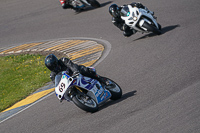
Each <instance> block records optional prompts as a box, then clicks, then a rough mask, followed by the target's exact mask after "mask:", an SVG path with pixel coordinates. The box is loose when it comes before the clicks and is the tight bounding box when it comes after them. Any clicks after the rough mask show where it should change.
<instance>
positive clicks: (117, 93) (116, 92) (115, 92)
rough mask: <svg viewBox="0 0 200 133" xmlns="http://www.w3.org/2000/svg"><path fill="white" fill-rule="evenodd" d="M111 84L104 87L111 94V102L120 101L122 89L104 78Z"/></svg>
mask: <svg viewBox="0 0 200 133" xmlns="http://www.w3.org/2000/svg"><path fill="white" fill-rule="evenodd" d="M106 79H107V80H108V81H109V82H110V83H111V84H110V85H108V86H106V89H108V90H109V91H110V93H111V95H112V96H111V98H110V99H111V100H117V99H120V98H121V96H122V89H121V87H120V86H119V85H118V84H117V83H116V82H114V81H113V80H111V79H109V78H106Z"/></svg>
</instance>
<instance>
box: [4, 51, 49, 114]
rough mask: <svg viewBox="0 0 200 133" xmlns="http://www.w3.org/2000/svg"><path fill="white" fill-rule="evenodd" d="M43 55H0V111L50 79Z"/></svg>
mask: <svg viewBox="0 0 200 133" xmlns="http://www.w3.org/2000/svg"><path fill="white" fill-rule="evenodd" d="M44 59H45V56H42V55H29V54H22V55H10V56H4V57H0V62H1V63H0V112H1V111H3V110H5V109H6V108H8V107H10V106H12V105H13V104H15V103H16V102H18V101H20V100H22V99H24V98H25V97H27V96H28V95H30V94H31V93H33V92H34V91H36V90H37V89H38V88H40V87H42V86H44V85H45V83H47V82H49V81H50V78H49V74H50V71H49V70H48V69H47V68H46V66H45V65H44Z"/></svg>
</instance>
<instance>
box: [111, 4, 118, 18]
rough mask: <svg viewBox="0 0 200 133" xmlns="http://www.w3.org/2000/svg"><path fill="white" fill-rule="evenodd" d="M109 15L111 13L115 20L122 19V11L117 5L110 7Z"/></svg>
mask: <svg viewBox="0 0 200 133" xmlns="http://www.w3.org/2000/svg"><path fill="white" fill-rule="evenodd" d="M109 13H110V15H112V16H113V17H115V18H119V17H120V9H119V7H118V5H117V4H112V5H110V7H109Z"/></svg>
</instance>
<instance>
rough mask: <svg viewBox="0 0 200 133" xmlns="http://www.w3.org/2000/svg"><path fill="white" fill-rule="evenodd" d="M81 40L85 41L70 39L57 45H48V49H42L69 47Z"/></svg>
mask: <svg viewBox="0 0 200 133" xmlns="http://www.w3.org/2000/svg"><path fill="white" fill-rule="evenodd" d="M83 42H86V41H81V40H70V41H68V42H65V43H62V44H59V45H56V46H53V47H50V48H48V49H45V50H44V51H50V50H53V51H55V50H57V49H61V48H63V47H65V48H70V47H72V46H75V45H78V44H80V43H83Z"/></svg>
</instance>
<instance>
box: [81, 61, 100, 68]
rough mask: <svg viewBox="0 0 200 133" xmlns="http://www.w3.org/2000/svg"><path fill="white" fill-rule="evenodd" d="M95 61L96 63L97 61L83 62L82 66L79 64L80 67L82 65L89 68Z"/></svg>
mask: <svg viewBox="0 0 200 133" xmlns="http://www.w3.org/2000/svg"><path fill="white" fill-rule="evenodd" d="M96 61H97V60H91V61H89V62H85V63H83V64H81V65H84V66H86V67H89V66H92V65H93V64H94V63H95V62H96Z"/></svg>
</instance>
